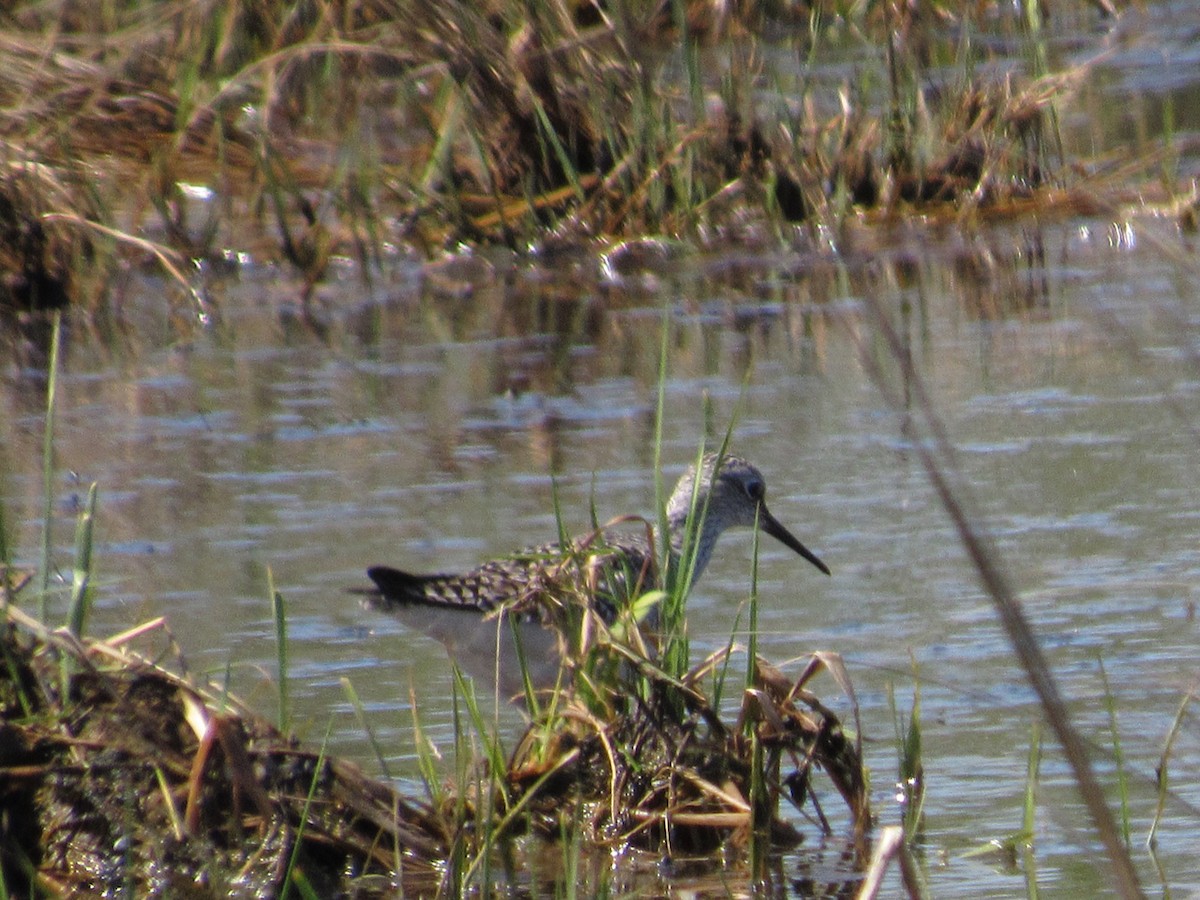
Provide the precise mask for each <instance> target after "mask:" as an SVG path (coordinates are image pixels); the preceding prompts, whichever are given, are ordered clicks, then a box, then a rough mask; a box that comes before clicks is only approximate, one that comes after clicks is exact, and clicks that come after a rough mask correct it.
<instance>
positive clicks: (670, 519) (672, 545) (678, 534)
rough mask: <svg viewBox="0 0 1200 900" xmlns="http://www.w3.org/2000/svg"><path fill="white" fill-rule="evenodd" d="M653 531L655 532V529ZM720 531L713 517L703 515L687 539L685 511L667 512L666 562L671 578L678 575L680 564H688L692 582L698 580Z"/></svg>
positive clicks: (706, 564)
mask: <svg viewBox="0 0 1200 900" xmlns="http://www.w3.org/2000/svg"><path fill="white" fill-rule="evenodd" d="M700 513H701V511H700V510H697V511H696V515H697V516H699V515H700ZM655 531H656V532H657V529H655ZM720 533H721V532H720V528H719V527H718V526H717V525H716V522H715V520H714V518H713V517H712V516H705V517H704V520H703V521H702V522H701V523H700V527H699V529H698V530H696V532H695V534H694V535H692V536H691V540H690V541H689V539H688V538H689V536H688V527H687V513H686V512H684V513H675V514H669V515H668V516H667V535H668V537H669V556H668V562H667V564H668V566H669V571H670V572H671V578H675V577H677V576H678V574H679V573H680V572H681V566H682V565H690V566H691V567H692V572H691V581H692V583H693V584H694V583H695V582H697V581H699V580H700V576H701V575H702V574H703V573H704V570H705V568H707V566H708V561H709V560H710V559H712V552H713V547H715V546H716V543H717V538H718V537H719V536H720ZM660 546H661V545H660ZM685 551H686V553H685ZM684 574H686V573H684Z"/></svg>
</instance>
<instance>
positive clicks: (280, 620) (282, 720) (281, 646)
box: [267, 566, 291, 734]
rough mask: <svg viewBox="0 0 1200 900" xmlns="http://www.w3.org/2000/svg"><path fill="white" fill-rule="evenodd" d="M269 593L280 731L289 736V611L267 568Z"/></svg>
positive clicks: (273, 576)
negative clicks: (273, 617)
mask: <svg viewBox="0 0 1200 900" xmlns="http://www.w3.org/2000/svg"><path fill="white" fill-rule="evenodd" d="M267 593H268V594H270V596H271V612H272V613H273V614H274V616H275V657H276V661H277V663H278V670H279V675H278V678H279V730H280V731H282V732H283V733H284V734H287V733H288V731H289V729H290V727H291V721H290V719H291V713H290V709H291V706H290V704H289V702H288V638H287V611H286V610H285V609H284V605H283V594H281V593H279V591H277V590H275V574H274V573H273V572H272V571H271V567H270V566H267Z"/></svg>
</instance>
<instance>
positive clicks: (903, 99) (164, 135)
mask: <svg viewBox="0 0 1200 900" xmlns="http://www.w3.org/2000/svg"><path fill="white" fill-rule="evenodd" d="M1016 9H1017V7H1011V8H1010V7H994V8H993V7H991V6H990V5H988V4H973V3H972V4H967V3H963V4H938V5H929V6H925V5H922V4H905V3H895V4H893V3H880V4H827V3H818V4H814V5H812V6H809V5H805V4H794V3H746V4H737V5H731V4H720V3H712V2H708V0H693V2H690V3H682V2H681V3H657V2H655V3H644V2H621V3H614V4H603V3H597V2H579V0H548V2H544V3H517V2H509V0H493V2H489V3H473V2H450V3H432V2H423V0H391V2H380V0H359V2H346V0H317V2H312V3H302V4H290V3H286V4H285V3H273V2H265V3H250V2H244V0H205V2H200V3H182V2H178V0H156V2H151V3H136V4H133V3H129V4H127V3H118V2H105V3H67V4H51V3H28V4H18V5H16V6H10V7H9V8H8V9H7V10H6V11H5V12H4V13H3V14H0V56H2V57H3V59H4V60H5V71H6V79H5V84H4V85H3V86H0V110H2V111H0V141H2V142H3V162H4V171H3V172H2V173H0V236H3V237H4V240H3V241H0V245H2V246H3V251H2V252H3V256H2V257H0V267H2V268H3V270H4V272H5V278H4V280H3V282H2V288H0V289H2V290H3V292H4V296H3V297H0V303H3V304H4V305H15V306H17V307H19V308H36V307H55V306H60V305H62V304H64V303H67V302H71V301H78V302H81V303H84V304H92V303H94V302H96V300H97V299H98V298H99V297H100V296H101V295H102V294H103V293H104V292H105V290H106V286H107V285H108V284H109V283H110V281H111V279H110V278H109V277H108V276H109V275H110V274H111V273H112V272H113V271H114V268H115V266H116V263H117V261H118V260H120V259H128V258H132V259H135V260H140V261H147V262H150V263H152V264H153V265H155V266H159V267H160V268H161V269H162V270H163V272H164V273H165V274H166V275H167V276H168V277H169V278H170V279H172V280H174V281H175V283H176V284H177V285H178V288H179V290H180V291H181V296H183V297H184V298H185V299H187V302H189V303H193V302H194V303H201V304H202V301H201V298H200V295H199V294H196V293H194V292H193V290H192V287H191V284H190V280H191V278H192V276H191V274H190V272H189V266H190V265H191V264H201V265H204V264H208V263H212V262H215V261H221V260H231V261H234V262H236V261H237V260H239V259H243V258H251V259H258V260H278V261H285V262H286V263H288V264H289V265H290V266H291V267H293V268H294V270H295V271H296V272H298V273H299V275H300V276H301V277H302V279H303V281H304V282H305V283H307V284H308V286H309V287H311V286H312V285H313V284H315V283H316V282H318V281H319V280H320V279H322V278H324V277H326V275H327V271H328V264H329V262H330V260H331V258H333V257H334V256H343V257H345V256H349V257H353V258H356V259H357V260H358V261H359V262H360V264H361V270H362V273H363V277H369V273H370V271H371V270H372V267H373V266H374V265H376V264H377V263H378V262H379V260H380V259H382V258H383V257H384V256H386V255H387V254H388V253H390V252H394V249H395V248H396V247H397V246H403V247H407V248H409V249H410V250H415V251H416V252H418V253H420V254H429V253H434V252H437V251H438V250H439V249H440V248H445V247H449V246H453V245H455V244H457V243H460V242H464V241H465V242H491V241H503V242H508V243H510V244H513V245H517V246H527V245H529V244H530V243H531V242H544V241H547V240H549V239H551V238H553V239H555V240H559V241H562V240H580V239H587V238H593V237H602V238H625V237H635V236H641V235H646V234H651V235H660V234H666V235H682V236H688V237H691V238H692V239H695V240H699V241H701V242H703V241H706V240H712V239H715V238H718V237H729V236H736V235H738V234H746V233H757V232H764V233H771V232H772V231H778V230H779V229H782V228H785V227H788V226H791V225H794V224H801V225H807V226H817V227H822V228H833V229H836V228H837V227H838V226H839V224H840V223H841V222H843V221H844V219H845V218H846V217H847V216H849V215H851V214H856V213H859V214H861V213H867V214H870V215H874V216H880V217H882V219H883V220H884V221H886V220H888V219H891V218H893V217H895V216H898V215H899V216H903V215H905V214H906V213H908V212H912V211H919V212H920V213H921V214H922V215H934V216H940V217H944V216H949V217H952V218H962V217H964V216H973V215H978V214H990V213H994V214H999V215H1010V214H1012V213H1013V212H1020V211H1023V210H1024V211H1028V210H1031V209H1033V210H1037V211H1040V212H1045V211H1048V210H1051V209H1054V208H1059V207H1063V206H1066V207H1068V208H1070V209H1072V210H1074V209H1077V208H1079V207H1080V206H1081V205H1088V204H1092V205H1094V204H1096V203H1100V202H1103V201H1102V200H1101V199H1100V197H1101V196H1107V194H1108V191H1105V190H1104V189H1103V188H1102V187H1101V185H1102V183H1103V182H1102V181H1100V180H1099V179H1098V178H1094V177H1093V178H1091V180H1090V181H1089V178H1088V177H1087V176H1085V175H1084V174H1082V173H1081V171H1080V169H1079V168H1078V166H1076V165H1075V163H1076V161H1075V160H1069V159H1066V158H1064V151H1063V145H1062V136H1061V134H1060V133H1059V131H1058V118H1057V111H1056V109H1057V107H1056V104H1058V103H1059V101H1061V100H1062V99H1063V98H1064V97H1066V96H1067V95H1069V94H1070V93H1071V92H1072V91H1073V90H1075V89H1076V88H1077V87H1078V85H1079V83H1080V81H1081V80H1082V79H1083V78H1085V77H1086V75H1087V71H1088V64H1086V63H1085V64H1083V65H1081V66H1079V67H1077V68H1075V69H1073V70H1071V71H1069V72H1052V71H1050V69H1049V66H1048V64H1047V62H1046V55H1045V47H1044V44H1043V43H1042V41H1043V35H1042V33H1041V29H1042V23H1041V22H1040V21H1039V19H1038V12H1037V9H1038V5H1037V4H1032V5H1031V6H1030V7H1029V10H1028V14H1027V15H1021V16H1018V15H1016V12H1015V10H1016ZM1111 12H1112V11H1111V10H1110V9H1107V8H1106V7H1105V6H1104V5H1095V6H1087V5H1083V6H1079V7H1077V8H1074V9H1067V10H1056V14H1058V15H1070V16H1075V17H1077V18H1078V20H1079V22H1080V25H1081V27H1086V26H1087V25H1088V24H1089V23H1094V22H1095V21H1096V20H1097V19H1103V18H1105V17H1106V16H1107V15H1109V14H1110V13H1111ZM997 36H999V37H1001V38H1002V39H1003V40H1005V41H1006V42H1008V43H1009V44H1010V45H1012V46H1016V47H1018V48H1022V49H1021V51H1020V52H1021V55H1023V56H1025V57H1026V58H1027V59H1028V60H1029V62H1028V64H1027V67H1026V71H1025V72H1023V73H1020V74H1017V73H1013V72H1011V71H1005V72H1003V73H997V72H995V71H993V70H989V68H988V66H987V63H988V61H989V58H988V55H987V54H988V50H987V49H986V46H987V44H988V40H985V39H984V38H985V37H987V38H989V39H991V38H995V37H997ZM847 61H849V63H850V65H851V67H852V68H851V69H850V70H849V71H850V74H847V75H845V76H843V77H842V78H841V80H840V81H834V82H830V81H829V80H827V78H826V79H822V78H820V77H817V75H816V74H815V73H816V72H817V67H819V66H820V65H821V64H822V63H824V62H830V63H839V64H844V63H846V62H847ZM798 63H799V64H798Z"/></svg>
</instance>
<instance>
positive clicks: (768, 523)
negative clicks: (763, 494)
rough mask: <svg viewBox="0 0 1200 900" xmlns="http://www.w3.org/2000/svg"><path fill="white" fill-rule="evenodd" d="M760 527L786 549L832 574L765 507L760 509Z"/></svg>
mask: <svg viewBox="0 0 1200 900" xmlns="http://www.w3.org/2000/svg"><path fill="white" fill-rule="evenodd" d="M758 527H759V528H761V529H762V530H763V531H765V532H766V533H767V534H769V535H770V536H771V537H773V538H775V540H777V541H779V543H781V544H783V545H784V546H785V547H790V548H791V549H792V550H795V551H796V552H797V553H799V554H800V555H801V556H803V557H804V558H805V559H807V560H808V561H809V562H810V563H812V564H813V565H814V566H816V567H817V568H818V569H820V570H821V571H822V572H824V573H825V574H826V575H829V574H831V573H830V571H829V566H827V565H825V563H823V562H821V559H820V557H818V556H817V554H815V553H813V552H812V551H811V550H809V549H808V548H807V547H805V546H804V545H803V544H802V543H800V542H799V541H798V540H796V537H795V535H793V534H792V533H791V532H790V531H788V530H787V529H786V528H784V527H783V526H782V525H780V524H779V520H778V519H776V518H775V517H774V516H773V515H771V513H770V512H769V511H768V510H767V507H766V506H765V505H763V506H760V507H759V508H758Z"/></svg>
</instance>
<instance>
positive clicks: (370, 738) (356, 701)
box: [338, 676, 392, 781]
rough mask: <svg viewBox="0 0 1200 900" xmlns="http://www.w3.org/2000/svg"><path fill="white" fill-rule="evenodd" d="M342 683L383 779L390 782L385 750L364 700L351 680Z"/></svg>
mask: <svg viewBox="0 0 1200 900" xmlns="http://www.w3.org/2000/svg"><path fill="white" fill-rule="evenodd" d="M338 680H339V681H340V682H341V683H342V692H343V693H344V694H345V695H346V699H347V700H349V701H350V706H351V707H352V708H353V710H354V715H355V718H357V719H358V724H359V725H360V726H361V727H362V730H363V731H364V732H366V735H367V742H368V743H369V744H370V745H371V751H372V752H373V753H374V754H375V759H376V760H377V761H378V762H379V771H380V772H382V773H383V777H384V778H386V779H388V780H389V781H390V780H391V778H392V773H391V772H390V771H388V764H387V759H386V758H385V757H384V755H383V748H382V747H381V746H379V739H378V738H377V737H376V736H375V729H373V728H372V727H371V723H370V722H368V721H367V712H366V710H365V709H364V708H363V704H362V700H361V699H360V698H359V696H358V691H356V690H355V689H354V685H353V684H351V683H350V679H349V678H346V677H345V676H342V677H341V678H339V679H338Z"/></svg>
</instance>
